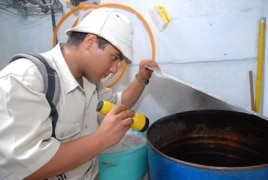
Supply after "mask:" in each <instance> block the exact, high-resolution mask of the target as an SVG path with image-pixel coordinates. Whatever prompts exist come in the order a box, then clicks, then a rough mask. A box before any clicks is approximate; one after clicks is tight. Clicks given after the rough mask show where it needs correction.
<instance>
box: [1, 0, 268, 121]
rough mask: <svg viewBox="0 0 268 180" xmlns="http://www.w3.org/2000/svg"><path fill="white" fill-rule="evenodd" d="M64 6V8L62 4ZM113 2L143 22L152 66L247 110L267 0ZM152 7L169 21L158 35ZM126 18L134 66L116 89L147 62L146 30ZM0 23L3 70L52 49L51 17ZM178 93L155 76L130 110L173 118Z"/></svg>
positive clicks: (8, 17) (267, 11)
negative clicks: (19, 56)
mask: <svg viewBox="0 0 268 180" xmlns="http://www.w3.org/2000/svg"><path fill="white" fill-rule="evenodd" d="M62 2H63V4H65V1H63V0H62ZM101 2H102V3H106V2H110V1H108V0H103V1H101ZM113 2H116V3H122V4H126V5H128V6H130V7H132V8H134V9H136V10H137V11H138V12H139V13H141V14H142V15H143V17H144V18H145V19H146V20H147V22H148V23H149V25H150V27H151V29H152V31H153V34H154V39H155V42H156V61H157V62H158V63H159V65H160V67H161V68H162V70H163V71H165V72H167V73H170V74H171V75H174V76H176V77H178V78H180V79H182V80H184V81H186V82H189V83H191V84H193V85H195V86H197V87H200V88H202V89H204V90H206V91H209V92H211V93H212V94H215V95H217V96H220V97H222V98H223V99H226V100H228V101H231V102H234V103H236V104H239V105H242V106H244V107H247V108H249V107H250V97H249V94H250V93H249V80H248V71H249V70H252V71H253V72H254V75H255V71H256V53H257V32H258V21H259V19H260V18H261V17H262V16H268V9H267V6H268V4H267V2H266V1H265V0H255V1H252V0H235V1H233V0H227V1H221V0H216V1H215V0H208V1H198V0H190V1H189V0H179V1H173V0H165V1H164V0H162V1H160V0H146V1H143V0H136V1H125V0H115V1H113ZM154 3H159V4H162V5H164V6H165V7H166V8H167V9H168V11H169V13H170V16H171V22H170V24H169V25H168V27H167V29H165V30H164V31H162V32H160V31H159V30H158V28H157V27H156V25H155V24H154V23H153V21H152V20H151V18H150V15H149V11H148V8H149V7H151V6H152V5H153V4H154ZM68 10H69V9H68V8H67V9H66V12H67V11H68ZM126 14H127V15H128V16H129V17H130V18H131V20H132V21H133V24H134V26H135V36H134V56H133V62H134V63H133V64H132V65H130V66H129V67H128V73H126V74H125V76H124V77H123V79H122V80H121V81H120V83H119V84H118V85H117V86H116V87H114V88H115V89H122V88H125V87H126V84H128V82H129V81H130V80H132V79H133V78H134V76H135V73H136V71H137V68H138V67H137V64H138V62H139V60H140V59H143V58H150V57H151V45H150V40H149V37H148V34H147V32H146V30H145V29H144V26H143V25H142V24H141V22H140V21H139V20H138V19H137V18H136V16H134V15H133V14H131V13H128V12H126ZM58 18H59V17H58ZM75 18H76V14H75V15H74V17H73V19H70V20H69V22H70V23H67V24H65V25H63V27H65V26H69V25H70V24H71V23H73V21H74V19H75ZM0 23H1V28H0V42H1V44H2V45H1V47H0V52H1V54H2V55H1V58H0V66H2V67H3V66H4V65H5V64H6V63H7V60H8V59H9V57H10V56H12V55H13V54H15V53H20V52H42V51H45V50H49V49H50V48H51V47H52V24H51V18H50V16H49V15H48V16H44V17H42V18H38V17H31V18H28V19H27V20H23V19H20V18H18V17H16V16H13V15H10V14H6V13H4V12H2V11H0ZM267 34H268V33H267ZM58 38H59V40H64V39H65V35H64V31H63V30H60V34H59V36H58ZM266 41H267V40H266ZM266 49H267V48H266ZM266 52H267V50H266ZM266 69H267V68H266ZM266 81H267V80H266ZM266 84H267V83H266ZM177 88H178V87H176V84H173V83H169V82H168V81H167V82H166V83H163V82H161V83H160V82H159V81H158V79H157V78H156V77H155V76H153V78H152V80H151V82H150V85H148V87H147V88H146V90H145V92H144V94H143V96H142V98H141V99H140V100H139V102H138V103H137V105H136V106H135V107H134V109H136V110H140V111H141V112H144V113H146V114H147V115H148V117H152V119H153V120H155V119H157V118H159V117H161V116H163V115H167V114H169V113H173V112H174V111H176V107H177V106H179V107H181V106H183V105H184V102H179V101H178V99H181V97H180V92H178V93H177V94H176V93H174V92H176V91H175V90H176V89H177ZM153 94H156V96H154V95H153ZM172 107H174V108H172ZM152 110H153V111H152Z"/></svg>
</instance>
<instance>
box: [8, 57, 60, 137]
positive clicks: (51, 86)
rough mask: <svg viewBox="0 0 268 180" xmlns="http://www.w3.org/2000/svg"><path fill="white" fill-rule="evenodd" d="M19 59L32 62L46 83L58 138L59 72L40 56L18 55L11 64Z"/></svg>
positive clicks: (53, 126) (45, 86) (45, 91)
mask: <svg viewBox="0 0 268 180" xmlns="http://www.w3.org/2000/svg"><path fill="white" fill-rule="evenodd" d="M19 58H26V59H28V60H30V61H32V62H33V63H34V64H35V65H36V67H37V68H38V69H39V71H40V73H41V74H42V77H43V81H44V93H45V94H46V99H47V101H48V103H49V105H50V107H51V111H50V116H51V118H52V128H53V131H52V136H53V137H55V138H56V134H55V129H56V124H57V120H58V112H57V109H56V105H57V103H58V100H59V96H60V83H59V77H58V75H57V72H56V71H55V70H54V69H53V68H52V67H51V66H50V65H49V63H48V62H47V60H46V59H45V58H44V57H43V56H41V55H40V54H17V55H16V56H14V57H12V58H11V60H10V62H12V61H15V60H17V59H19Z"/></svg>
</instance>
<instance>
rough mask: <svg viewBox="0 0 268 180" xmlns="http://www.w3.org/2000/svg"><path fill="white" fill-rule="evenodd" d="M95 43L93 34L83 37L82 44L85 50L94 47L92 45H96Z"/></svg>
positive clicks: (95, 38)
mask: <svg viewBox="0 0 268 180" xmlns="http://www.w3.org/2000/svg"><path fill="white" fill-rule="evenodd" d="M96 42H97V37H96V35H94V34H87V35H86V37H85V39H84V41H83V44H84V47H85V48H86V49H88V48H91V47H92V46H93V45H94V43H96Z"/></svg>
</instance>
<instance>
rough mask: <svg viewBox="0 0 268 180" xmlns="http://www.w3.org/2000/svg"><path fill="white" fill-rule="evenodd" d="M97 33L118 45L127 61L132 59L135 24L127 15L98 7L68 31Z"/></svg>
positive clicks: (69, 32)
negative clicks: (133, 24)
mask: <svg viewBox="0 0 268 180" xmlns="http://www.w3.org/2000/svg"><path fill="white" fill-rule="evenodd" d="M72 32H81V33H92V34H95V35H97V36H99V37H101V38H103V39H105V40H107V41H108V42H109V43H111V44H112V45H113V46H114V47H116V48H117V49H118V50H119V51H120V52H121V53H122V54H123V56H124V59H125V61H126V62H127V63H131V59H132V37H133V26H132V24H131V23H130V21H129V20H128V18H127V17H126V16H124V15H123V14H121V13H120V12H118V11H116V10H114V9H110V8H97V9H94V10H92V11H90V12H89V13H88V14H86V15H85V16H84V17H83V18H82V19H81V21H80V22H79V23H78V25H77V26H75V27H73V28H70V29H68V30H67V31H66V33H67V35H70V34H71V33H72Z"/></svg>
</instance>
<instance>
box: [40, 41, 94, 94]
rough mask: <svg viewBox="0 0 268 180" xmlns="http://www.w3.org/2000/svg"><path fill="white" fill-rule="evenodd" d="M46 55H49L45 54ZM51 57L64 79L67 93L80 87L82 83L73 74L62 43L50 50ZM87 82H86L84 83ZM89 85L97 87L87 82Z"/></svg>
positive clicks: (64, 88)
mask: <svg viewBox="0 0 268 180" xmlns="http://www.w3.org/2000/svg"><path fill="white" fill-rule="evenodd" d="M45 56H47V55H46V54H45ZM49 56H50V57H51V58H49V59H50V60H51V61H52V62H51V63H52V64H53V66H54V67H55V68H56V71H57V73H58V75H59V76H60V79H61V80H62V83H63V86H61V88H63V91H64V92H65V93H66V94H67V93H69V92H71V91H73V90H74V89H75V88H79V87H80V85H79V83H78V82H77V81H76V79H75V78H74V76H73V74H72V73H71V71H70V69H69V67H68V65H67V63H66V61H65V59H64V57H63V55H62V51H61V46H60V43H59V44H57V45H56V46H55V47H54V48H53V49H52V50H51V51H50V52H49ZM83 81H87V80H86V79H85V78H83ZM84 84H85V83H84ZM86 84H87V85H89V86H92V87H91V88H92V89H96V85H95V84H92V83H90V82H89V83H86Z"/></svg>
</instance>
